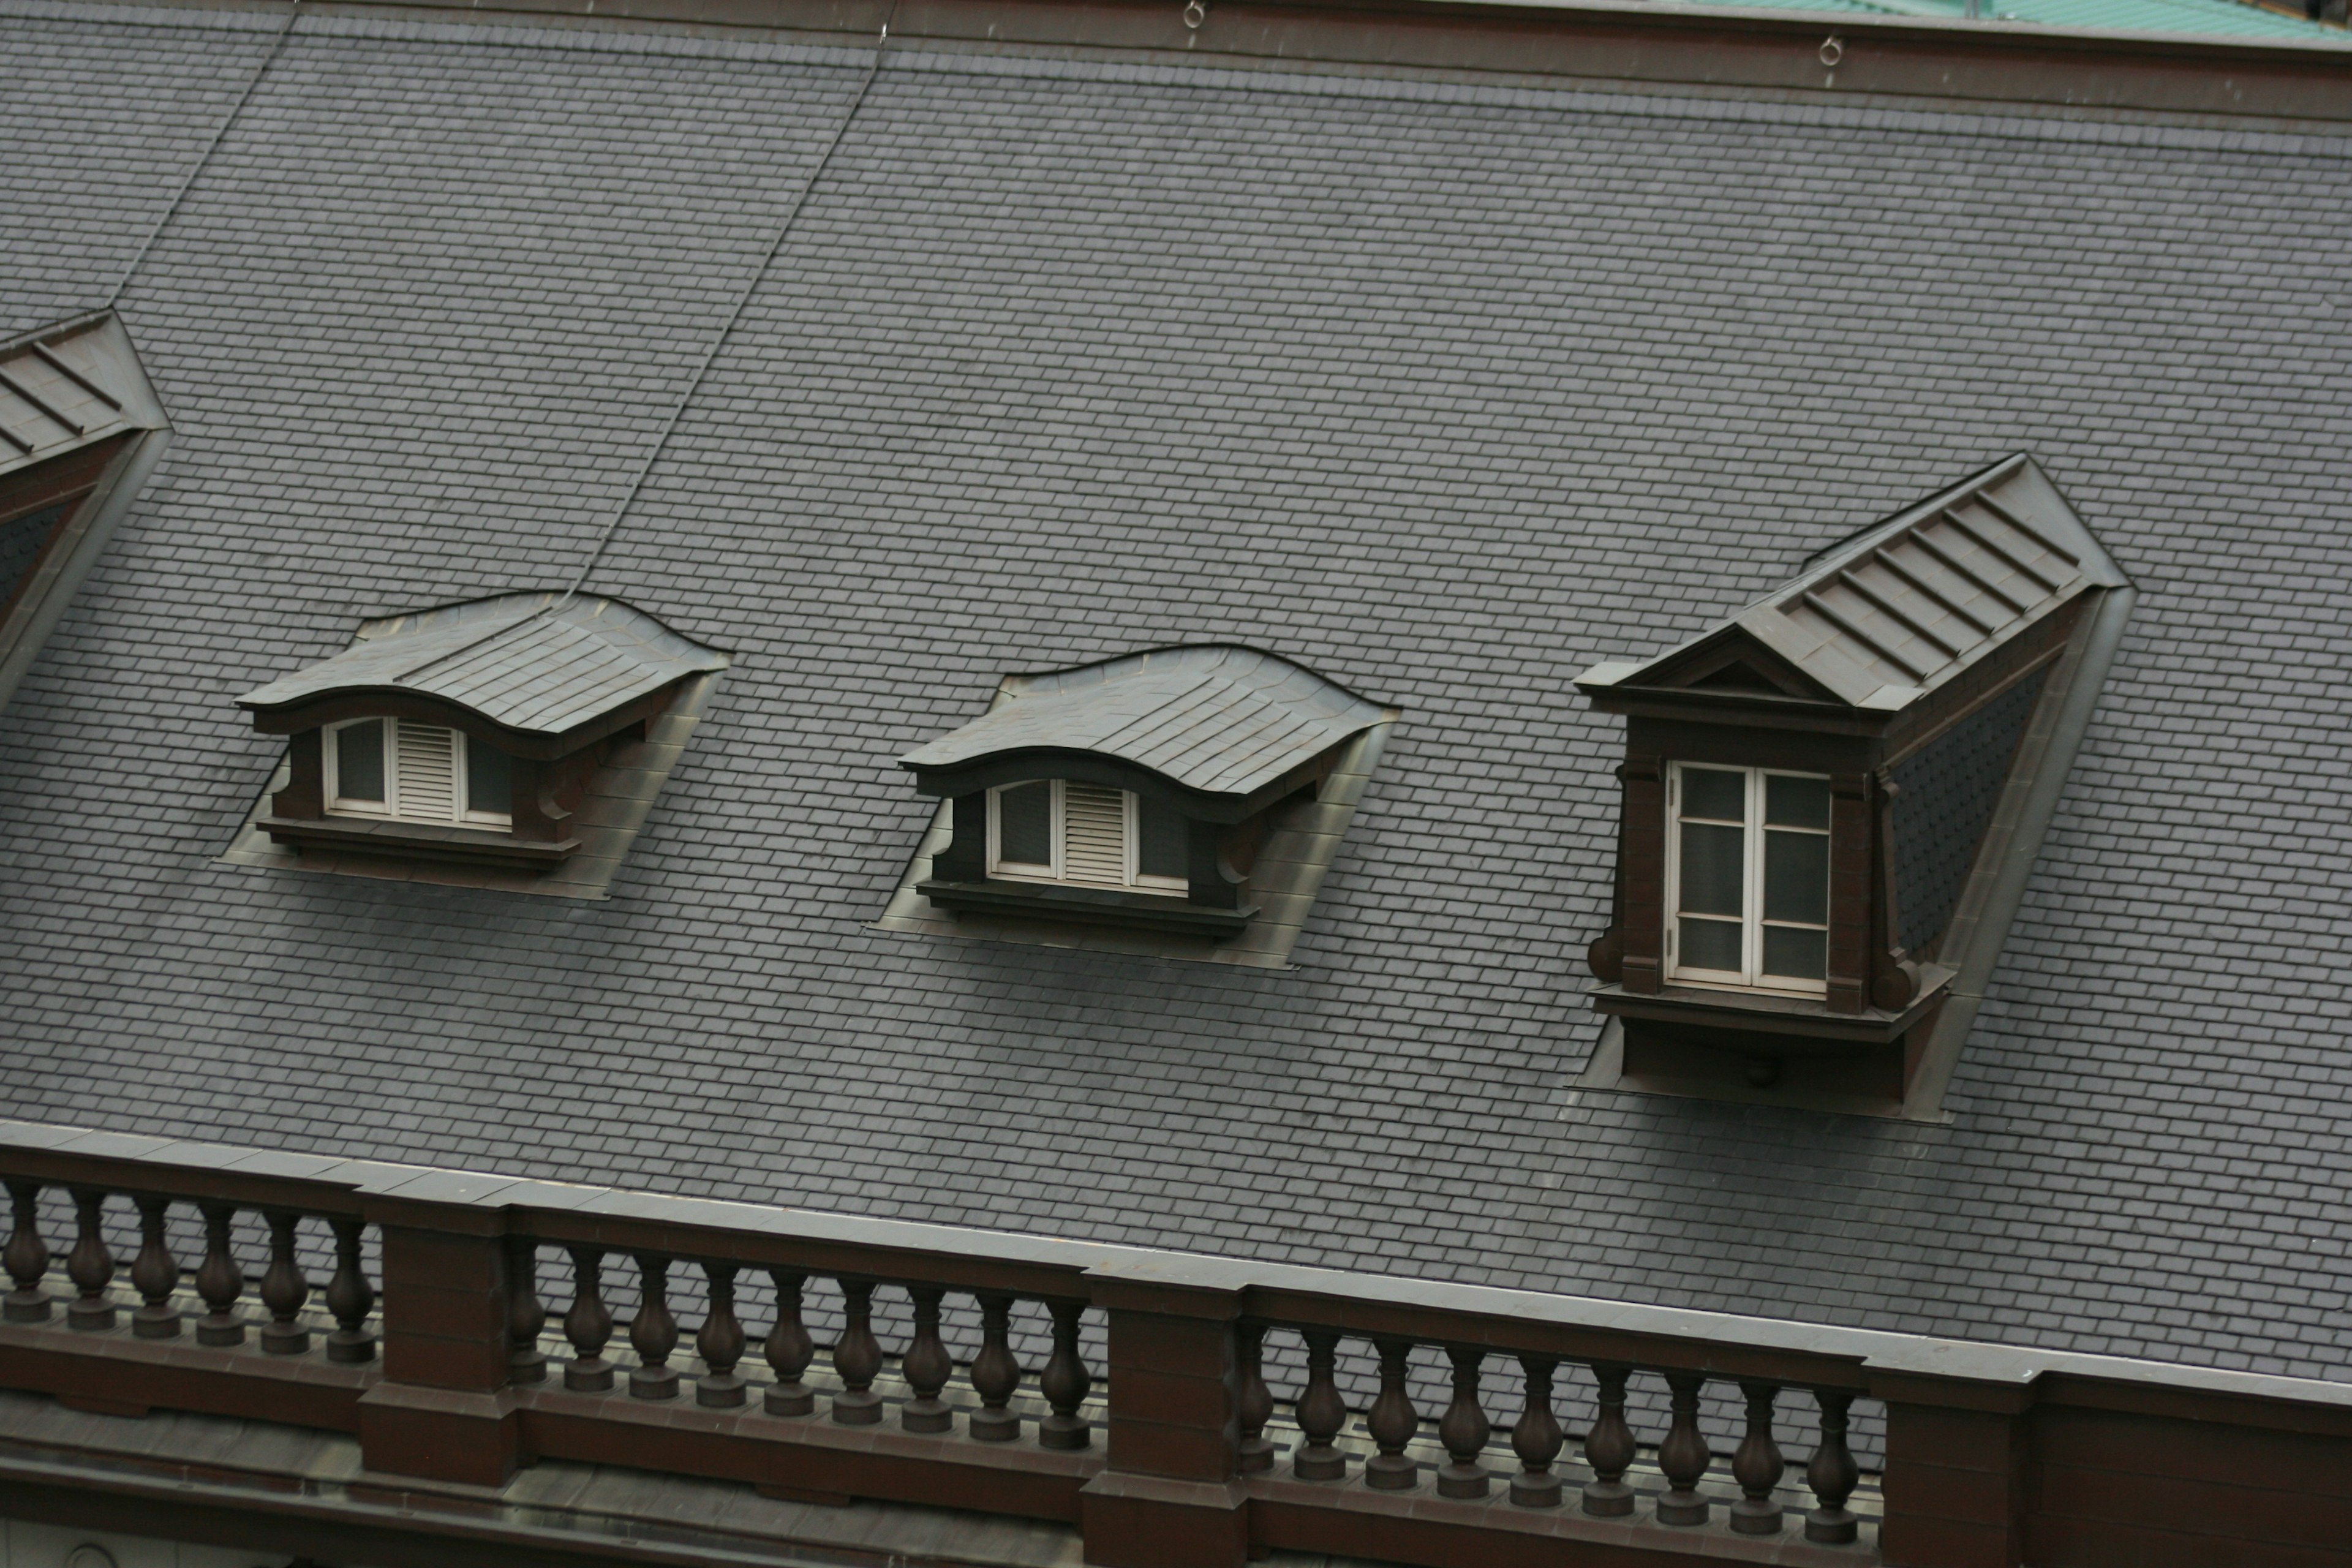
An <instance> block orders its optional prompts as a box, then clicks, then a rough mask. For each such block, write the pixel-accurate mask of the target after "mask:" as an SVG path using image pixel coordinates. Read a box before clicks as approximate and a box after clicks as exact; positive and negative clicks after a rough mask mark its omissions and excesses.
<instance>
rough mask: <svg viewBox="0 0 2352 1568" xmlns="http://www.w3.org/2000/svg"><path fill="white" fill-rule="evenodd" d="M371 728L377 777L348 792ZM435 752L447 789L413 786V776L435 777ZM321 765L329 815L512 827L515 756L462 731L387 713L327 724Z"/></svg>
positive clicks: (499, 828) (374, 773)
mask: <svg viewBox="0 0 2352 1568" xmlns="http://www.w3.org/2000/svg"><path fill="white" fill-rule="evenodd" d="M371 729H373V731H374V737H373V738H374V746H373V752H374V757H373V777H372V778H370V779H368V780H367V781H366V782H365V783H364V784H362V785H361V786H360V788H361V790H362V793H359V794H346V793H345V791H344V788H343V785H344V783H345V778H344V774H345V771H346V768H347V767H348V766H349V765H350V764H351V763H352V762H353V761H356V760H357V758H358V757H359V756H360V755H362V754H364V751H365V749H366V741H365V739H364V737H365V736H366V733H367V731H369V730H371ZM436 750H438V751H440V752H444V753H445V754H446V756H447V758H448V762H447V763H446V771H447V777H448V784H447V786H446V789H434V788H432V787H430V785H429V784H424V785H419V786H417V787H411V784H410V782H409V778H408V775H409V774H411V773H415V774H417V775H419V777H420V778H422V779H425V780H430V779H431V778H432V776H433V773H434V772H435V771H436V770H434V769H433V768H432V767H431V766H430V765H429V764H430V763H431V762H432V760H433V758H432V752H435V751H436ZM320 773H321V778H322V781H323V782H322V785H321V789H320V794H321V795H322V796H323V797H324V800H325V814H326V815H327V816H359V817H372V818H376V819H379V820H385V821H394V822H420V823H422V822H432V823H452V824H457V825H460V826H468V827H487V828H491V829H493V830H496V831H499V832H506V831H509V830H510V829H511V828H512V827H513V826H514V782H513V781H514V764H513V759H512V758H510V757H509V755H508V754H507V753H506V752H501V751H499V749H498V748H497V747H495V746H492V745H488V744H487V743H485V742H482V741H480V740H478V739H477V738H476V737H474V736H472V735H468V734H467V732H466V731H463V730H459V729H455V728H452V727H450V726H446V725H441V724H421V723H418V722H416V721H415V720H411V719H400V718H394V717H391V716H388V715H387V716H382V717H376V718H367V719H346V720H343V721H341V722H339V723H334V724H329V725H327V726H325V739H324V744H323V746H322V748H321V755H320ZM371 790H372V791H373V793H368V792H369V791H371ZM490 803H495V804H490Z"/></svg>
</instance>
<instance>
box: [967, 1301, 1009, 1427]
mask: <svg viewBox="0 0 2352 1568" xmlns="http://www.w3.org/2000/svg"><path fill="white" fill-rule="evenodd" d="M1020 1386H1021V1363H1020V1362H1018V1361H1016V1360H1014V1359H1013V1298H1012V1297H1010V1296H1006V1295H1003V1294H1001V1293H999V1292H995V1291H991V1292H988V1293H986V1294H984V1295H982V1296H981V1297H980V1354H979V1355H978V1356H976V1357H974V1358H973V1359H972V1363H971V1388H972V1392H973V1393H975V1394H979V1395H980V1408H979V1409H978V1410H976V1411H974V1412H972V1415H971V1422H970V1423H969V1424H968V1428H967V1429H968V1430H969V1431H970V1432H971V1436H973V1437H975V1438H977V1439H979V1440H980V1441H981V1442H982V1443H1010V1442H1012V1441H1013V1440H1014V1439H1015V1438H1017V1437H1019V1436H1021V1417H1020V1416H1018V1415H1014V1414H1013V1411H1012V1410H1011V1409H1010V1408H1009V1406H1010V1405H1011V1404H1012V1402H1013V1394H1014V1392H1015V1391H1017V1390H1018V1389H1019V1388H1020Z"/></svg>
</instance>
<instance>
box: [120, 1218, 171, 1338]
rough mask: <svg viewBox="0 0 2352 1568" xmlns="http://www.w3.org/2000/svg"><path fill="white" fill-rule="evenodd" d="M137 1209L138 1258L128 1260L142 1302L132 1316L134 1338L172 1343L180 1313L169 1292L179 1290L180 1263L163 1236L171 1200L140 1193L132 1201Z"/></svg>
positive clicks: (133, 1281)
mask: <svg viewBox="0 0 2352 1568" xmlns="http://www.w3.org/2000/svg"><path fill="white" fill-rule="evenodd" d="M131 1202H132V1203H134V1204H136V1205H138V1206H139V1256H138V1257H137V1258H133V1259H131V1284H132V1285H134V1286H136V1287H137V1288H138V1290H139V1300H140V1301H141V1302H142V1305H141V1307H140V1308H139V1310H137V1311H135V1312H133V1313H131V1337H132V1338H134V1339H142V1340H172V1339H177V1338H179V1336H180V1314H179V1311H178V1310H177V1309H175V1308H174V1307H173V1305H172V1292H173V1291H174V1290H176V1289H179V1288H180V1260H179V1259H178V1258H174V1257H173V1256H172V1243H171V1241H170V1240H169V1239H168V1238H167V1237H165V1236H164V1234H163V1226H164V1222H165V1221H166V1220H168V1219H169V1218H170V1217H171V1212H172V1200H171V1199H169V1198H164V1197H156V1196H154V1195H152V1194H144V1193H142V1194H139V1195H138V1196H137V1197H134V1198H132V1199H131Z"/></svg>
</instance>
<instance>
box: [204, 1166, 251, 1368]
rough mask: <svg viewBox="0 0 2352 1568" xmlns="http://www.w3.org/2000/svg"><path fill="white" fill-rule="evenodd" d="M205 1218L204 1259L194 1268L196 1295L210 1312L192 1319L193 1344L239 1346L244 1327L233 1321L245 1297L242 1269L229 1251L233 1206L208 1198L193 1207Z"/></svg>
mask: <svg viewBox="0 0 2352 1568" xmlns="http://www.w3.org/2000/svg"><path fill="white" fill-rule="evenodd" d="M196 1211H197V1212H198V1213H199V1214H201V1215H204V1216H205V1260H204V1261H203V1262H202V1263H200V1264H198V1265H197V1266H196V1294H197V1295H198V1296H199V1297H201V1298H203V1300H204V1303H205V1306H206V1307H207V1308H209V1309H211V1310H209V1311H207V1312H205V1315H204V1316H203V1317H201V1318H198V1319H197V1320H196V1343H198V1344H200V1345H213V1346H215V1347H218V1346H224V1345H241V1344H243V1343H245V1325H244V1324H243V1323H241V1322H239V1321H237V1316H236V1301H237V1298H238V1297H240V1296H242V1295H244V1294H245V1270H244V1269H242V1268H238V1267H237V1263H236V1253H235V1252H233V1251H231V1250H230V1234H229V1227H230V1226H231V1225H232V1224H233V1223H234V1222H235V1221H236V1205H235V1204H224V1203H215V1202H213V1201H211V1200H209V1199H206V1200H202V1201H200V1202H198V1203H197V1205H196Z"/></svg>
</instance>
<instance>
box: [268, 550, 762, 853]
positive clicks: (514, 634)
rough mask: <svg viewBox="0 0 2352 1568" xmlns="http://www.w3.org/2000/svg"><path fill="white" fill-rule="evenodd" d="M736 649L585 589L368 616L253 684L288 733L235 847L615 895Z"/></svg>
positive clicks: (271, 719) (274, 724)
mask: <svg viewBox="0 0 2352 1568" xmlns="http://www.w3.org/2000/svg"><path fill="white" fill-rule="evenodd" d="M726 663H727V658H726V656H725V655H723V654H720V653H719V652H717V651H715V650H713V649H710V648H707V647H701V646H700V645H699V644H697V643H693V642H689V641H688V639H686V638H685V637H680V636H678V635H677V633H676V632H673V631H671V630H669V629H668V628H667V627H666V626H662V625H661V623H659V622H658V621H656V620H654V619H653V618H652V617H651V616H646V615H643V614H641V613H640V612H638V611H636V610H633V609H631V608H629V607H628V606H627V605H621V604H618V603H616V602H614V601H613V600H610V599H604V598H598V597H594V596H593V595H584V594H583V595H569V596H558V595H553V594H516V595H506V596H504V597H501V598H497V599H485V600H479V601H477V602H475V603H472V604H466V605H447V606H445V607H443V608H440V609H436V610H427V611H425V612H423V613H421V614H417V615H410V616H393V617H391V618H389V619H387V620H383V621H375V622H371V623H369V624H368V625H366V626H362V627H361V628H360V634H359V637H358V638H357V639H356V640H355V641H354V643H353V644H352V647H349V648H347V649H345V650H344V651H343V652H341V653H340V654H337V655H335V656H334V657H333V658H329V659H326V660H324V661H323V662H321V663H319V664H316V665H313V666H311V667H310V668H307V669H302V670H298V671H296V672H294V673H293V674H291V675H288V676H284V677H282V678H280V679H277V680H274V681H271V682H270V683H269V684H268V685H267V686H264V687H262V688H260V689H257V690H255V691H249V692H247V693H246V694H245V695H244V696H243V697H240V698H238V699H237V701H238V703H239V704H240V705H241V706H242V707H244V708H245V709H246V710H247V711H249V712H250V713H252V715H253V721H254V727H255V728H256V729H257V730H259V731H262V732H263V733H265V734H278V735H284V736H286V737H288V745H287V752H286V763H285V765H284V766H283V768H281V769H280V771H279V777H278V782H277V784H275V785H274V786H273V787H272V789H271V790H270V792H269V793H268V795H267V796H266V798H265V805H264V806H263V808H262V809H260V810H258V811H257V812H256V814H255V816H254V818H253V820H252V822H251V823H250V825H249V826H248V830H247V835H246V836H243V837H240V839H239V842H238V844H237V845H236V847H232V849H231V850H230V853H229V856H228V858H229V859H230V860H231V861H232V862H234V863H237V864H243V865H264V866H266V865H278V864H286V863H288V861H289V859H291V861H292V863H295V864H299V865H301V866H303V867H305V868H313V869H321V870H334V871H344V872H352V873H357V874H360V875H366V876H413V875H417V874H418V873H417V872H416V871H415V869H414V867H415V863H418V862H432V863H434V864H435V866H436V870H435V871H434V872H433V873H432V875H433V876H434V878H435V879H436V880H443V881H447V880H453V879H455V880H466V879H472V880H475V881H477V882H478V883H479V885H482V886H489V887H506V888H513V889H517V890H522V891H531V892H548V893H554V894H557V895H559V896H564V897H572V898H602V897H604V889H605V887H606V886H607V885H608V884H609V882H610V879H611V878H612V875H613V871H614V868H615V867H616V866H617V865H618V863H619V859H620V856H621V853H622V851H623V850H624V849H625V847H627V844H628V842H629V840H630V838H631V837H634V835H635V831H636V826H637V824H638V823H639V822H641V821H642V820H643V819H644V816H645V813H646V809H647V808H648V807H649V806H650V805H651V804H652V800H653V796H654V794H655V793H656V791H658V790H659V788H660V786H661V783H662V781H663V779H664V778H665V777H667V773H668V770H669V767H670V764H671V763H672V762H674V761H675V759H676V758H677V755H678V752H679V751H680V749H681V748H682V747H683V745H684V743H685V738H686V735H687V733H688V731H690V730H691V728H692V725H693V723H694V721H695V719H696V717H697V716H698V714H699V712H700V710H701V706H702V703H703V701H704V700H705V699H706V698H707V697H708V695H709V689H710V684H711V679H712V678H713V677H714V676H715V675H716V674H717V672H718V671H719V669H721V668H725V666H726ZM265 844H274V845H276V846H278V850H277V851H275V852H273V851H271V850H270V849H268V848H267V847H265ZM451 867H466V868H475V869H473V870H471V871H467V872H462V873H461V872H457V871H454V870H451V869H448V868H451Z"/></svg>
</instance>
